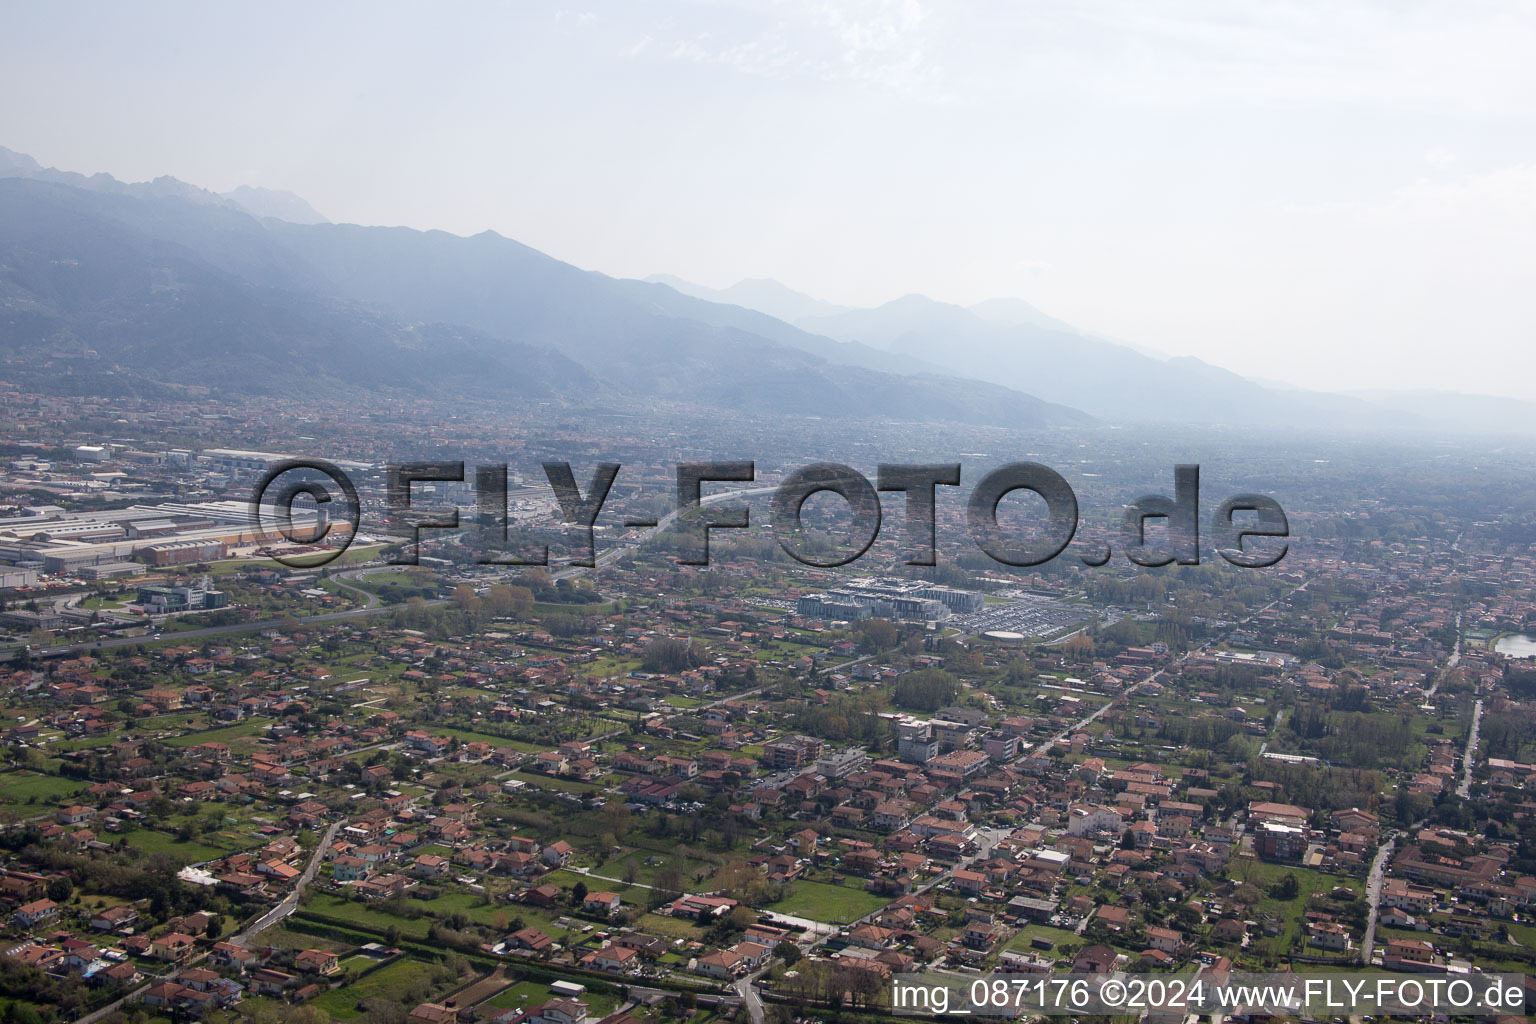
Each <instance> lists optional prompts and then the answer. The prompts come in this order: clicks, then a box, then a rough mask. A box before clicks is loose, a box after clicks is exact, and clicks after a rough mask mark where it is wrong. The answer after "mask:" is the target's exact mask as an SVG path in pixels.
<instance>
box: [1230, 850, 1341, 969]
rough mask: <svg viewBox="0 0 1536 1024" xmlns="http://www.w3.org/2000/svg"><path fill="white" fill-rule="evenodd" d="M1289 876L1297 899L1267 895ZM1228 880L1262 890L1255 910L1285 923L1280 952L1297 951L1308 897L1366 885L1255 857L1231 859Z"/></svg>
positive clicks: (1337, 876)
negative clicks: (1292, 877) (1297, 889)
mask: <svg viewBox="0 0 1536 1024" xmlns="http://www.w3.org/2000/svg"><path fill="white" fill-rule="evenodd" d="M1288 874H1289V875H1295V876H1296V881H1297V882H1298V883H1300V885H1301V891H1300V893H1298V894H1297V896H1296V898H1295V899H1292V900H1277V899H1275V898H1274V897H1272V896H1270V895H1269V887H1270V886H1271V885H1272V884H1274V883H1275V882H1277V881H1279V880H1280V879H1281V878H1283V877H1284V876H1286V875H1288ZM1231 877H1232V878H1233V879H1235V880H1239V881H1246V882H1249V883H1251V884H1253V885H1256V886H1258V887H1259V888H1260V889H1261V890H1263V891H1264V898H1263V899H1262V900H1260V901H1259V903H1258V906H1257V907H1256V908H1255V909H1256V910H1257V911H1258V912H1259V913H1261V914H1273V915H1275V916H1276V917H1278V918H1280V919H1282V920H1283V921H1285V930H1284V931H1283V932H1282V933H1281V935H1280V948H1281V949H1283V950H1290V949H1296V948H1298V946H1299V944H1300V943H1301V942H1302V941H1303V939H1302V934H1303V931H1304V928H1303V925H1302V922H1303V921H1304V920H1305V917H1306V912H1307V900H1308V897H1310V896H1311V895H1313V894H1316V893H1322V894H1325V895H1326V894H1327V893H1328V892H1330V891H1332V890H1333V889H1335V888H1337V887H1339V886H1343V887H1345V888H1347V889H1352V890H1354V891H1355V892H1356V893H1360V892H1362V891H1363V890H1364V888H1365V884H1364V883H1363V882H1361V881H1360V880H1359V879H1356V878H1350V877H1348V876H1345V875H1330V874H1327V873H1325V872H1322V871H1315V870H1313V869H1311V868H1303V867H1296V866H1294V865H1290V864H1272V863H1269V862H1268V861H1262V860H1259V859H1257V858H1254V857H1236V858H1233V860H1232V866H1231Z"/></svg>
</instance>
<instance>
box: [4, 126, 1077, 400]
mask: <svg viewBox="0 0 1536 1024" xmlns="http://www.w3.org/2000/svg"><path fill="white" fill-rule="evenodd" d="M0 160H3V162H4V164H5V167H4V168H0V310H3V312H0V359H3V360H4V364H3V365H4V368H5V376H6V377H7V378H8V379H12V380H16V381H24V382H27V383H29V384H30V385H33V386H37V387H39V388H43V389H47V390H55V391H64V392H71V391H72V392H75V393H87V392H92V391H100V390H103V389H107V388H111V389H116V390H131V391H138V392H143V393H153V392H154V391H155V389H157V388H163V387H175V386H184V385H188V384H203V385H208V386H212V387H216V388H221V389H227V390H230V391H242V392H252V393H283V392H294V393H309V392H317V391H324V390H327V389H332V388H336V389H341V388H346V389H352V390H355V389H358V388H378V389H389V388H398V389H403V390H409V391H411V392H412V393H417V394H438V395H451V394H453V393H458V392H464V391H473V392H476V393H480V394H488V395H498V394H500V395H506V396H508V397H537V398H541V399H547V400H553V401H559V402H563V403H565V404H568V405H572V406H582V405H586V404H590V403H594V402H603V403H631V404H634V403H643V404H645V405H647V406H654V404H655V403H657V402H678V403H687V404H688V405H689V406H690V407H704V408H717V409H720V410H722V411H724V412H727V413H729V414H740V413H748V414H753V415H775V414H792V415H817V416H822V417H825V418H833V419H840V418H849V419H865V420H870V419H874V420H907V421H940V420H944V421H952V422H962V423H978V424H994V425H1007V426H1015V427H1036V426H1054V425H1070V424H1082V423H1087V422H1090V419H1089V417H1087V416H1085V415H1084V414H1083V413H1081V412H1079V411H1077V410H1075V409H1072V408H1068V407H1065V406H1058V405H1054V404H1052V403H1047V402H1043V401H1041V400H1040V399H1038V398H1035V397H1033V396H1031V395H1029V394H1027V393H1023V392H1020V391H1018V390H1015V389H1010V388H1007V387H1003V386H1001V385H997V384H992V383H984V382H977V381H974V380H965V379H961V378H958V377H953V376H942V375H938V374H931V373H903V372H892V369H891V368H899V367H902V366H905V365H906V364H907V363H908V362H909V361H908V360H905V359H904V358H903V357H900V356H895V355H891V354H888V353H882V352H876V351H873V350H867V351H866V350H864V349H863V348H862V347H861V346H856V345H848V344H844V343H840V342H837V341H834V340H830V339H827V338H820V337H816V336H813V335H810V334H807V333H805V332H803V331H800V330H799V329H797V328H795V327H792V326H791V325H788V324H785V323H783V322H782V321H779V320H775V319H773V318H771V317H767V316H765V315H763V314H761V313H756V312H753V311H750V310H746V309H742V308H740V307H737V306H731V305H719V304H714V303H710V302H705V301H703V300H699V299H695V298H690V297H688V296H684V295H682V294H680V293H678V292H676V291H674V290H673V289H671V288H668V287H666V286H664V285H659V284H646V283H644V282H639V281H626V280H616V279H614V278H610V277H606V276H604V275H602V274H596V273H592V272H588V271H583V270H581V269H579V268H576V267H573V266H571V265H569V264H566V263H562V262H560V261H559V260H555V259H552V258H551V257H549V256H546V255H544V254H543V253H540V252H537V251H536V250H533V249H530V248H528V247H527V246H524V245H521V244H519V243H517V242H515V241H512V240H511V239H507V238H503V237H501V236H499V235H497V234H495V233H494V232H484V233H482V234H480V235H476V236H474V237H472V238H463V237H459V236H455V235H450V234H447V233H445V232H441V231H426V232H423V231H415V230H411V229H406V228H369V227H359V226H356V225H341V224H330V223H296V222H292V221H287V220H282V219H272V218H268V219H261V220H258V219H257V218H256V217H255V216H253V215H252V214H251V213H250V212H248V211H247V210H246V209H244V208H243V207H242V206H241V205H240V204H237V203H236V202H234V201H232V200H231V199H227V198H225V197H222V196H217V195H214V194H213V193H211V192H206V191H204V190H201V189H197V188H195V187H194V186H190V185H186V184H185V183H183V182H177V181H175V180H174V179H158V180H157V181H155V182H151V183H148V184H146V185H124V184H123V183H121V182H117V181H116V180H115V179H111V178H109V177H107V176H105V175H99V176H94V177H92V178H86V177H84V176H82V175H72V174H70V173H69V172H50V171H47V170H46V169H41V168H38V167H37V165H36V163H35V162H33V161H30V160H29V159H28V158H25V157H22V156H21V155H19V154H13V153H10V152H9V151H6V152H5V153H3V154H0ZM8 172H9V173H8ZM861 360H862V362H861ZM880 364H886V366H888V367H890V368H885V367H883V366H882V365H880Z"/></svg>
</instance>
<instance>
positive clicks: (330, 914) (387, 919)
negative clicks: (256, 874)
mask: <svg viewBox="0 0 1536 1024" xmlns="http://www.w3.org/2000/svg"><path fill="white" fill-rule="evenodd" d="M422 907H423V909H425V904H422ZM304 909H306V910H308V911H310V912H311V913H314V914H318V915H320V916H322V917H326V918H329V919H331V920H335V921H347V922H351V923H353V924H356V925H359V926H361V927H364V928H371V929H373V930H375V931H381V932H382V931H387V930H388V929H389V928H390V926H394V927H396V928H399V929H400V934H401V935H403V936H404V937H405V938H408V939H417V940H425V939H426V937H427V928H428V927H430V926H431V924H432V919H431V918H430V917H418V918H409V917H401V916H398V915H396V914H391V913H388V912H386V911H384V910H381V909H380V908H379V907H377V906H374V905H370V904H368V903H364V902H363V901H362V900H349V899H347V898H345V897H343V896H335V895H332V894H331V893H328V892H321V893H315V895H314V896H312V897H311V898H310V899H309V900H308V902H307V903H306V905H305V908H304Z"/></svg>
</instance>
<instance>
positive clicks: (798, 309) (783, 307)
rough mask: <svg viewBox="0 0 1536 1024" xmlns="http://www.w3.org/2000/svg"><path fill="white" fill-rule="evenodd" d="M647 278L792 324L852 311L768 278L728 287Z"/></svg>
mask: <svg viewBox="0 0 1536 1024" xmlns="http://www.w3.org/2000/svg"><path fill="white" fill-rule="evenodd" d="M646 280H647V281H649V282H652V283H654V284H664V285H666V286H667V287H669V288H672V289H675V290H676V291H680V292H682V293H683V294H684V295H691V296H693V297H694V298H696V299H706V300H708V301H710V302H723V303H725V304H727V305H731V306H744V307H746V308H747V309H755V310H757V311H758V312H759V313H767V314H768V315H769V316H771V317H774V318H775V319H778V320H783V321H784V322H785V323H790V324H793V323H799V322H800V321H801V320H803V319H805V318H806V317H812V316H833V315H835V314H837V313H846V312H848V310H849V307H848V306H839V305H836V304H835V303H831V302H823V301H822V300H821V299H817V298H813V297H811V296H809V295H806V294H805V293H803V292H797V291H795V290H794V289H793V288H790V287H788V286H787V285H782V284H780V283H779V282H777V281H775V280H773V279H772V278H767V277H758V278H749V279H747V280H745V281H737V282H736V283H735V284H733V285H731V286H730V287H729V288H706V287H705V286H703V285H701V284H694V283H693V282H692V281H684V280H683V279H682V278H680V277H673V276H672V275H671V274H652V275H651V276H650V277H648V278H646Z"/></svg>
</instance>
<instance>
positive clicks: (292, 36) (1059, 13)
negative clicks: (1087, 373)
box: [0, 0, 1536, 397]
mask: <svg viewBox="0 0 1536 1024" xmlns="http://www.w3.org/2000/svg"><path fill="white" fill-rule="evenodd" d="M1532 52H1536V6H1532V5H1529V4H1525V5H1514V4H1484V3H1479V2H1477V0H1469V2H1464V3H1457V4H1431V3H1418V2H1413V0H1397V2H1381V3H1356V2H1352V0H1338V2H1332V3H1326V4H1324V3H1292V2H1288V0H1274V2H1268V3H1262V4H1258V3H1242V2H1223V3H1188V2H1183V0H1167V2H1158V3H1147V2H1144V0H1075V2H1069V3H1068V2H1064V3H1052V2H1039V3H1037V2H1029V0H1019V2H1007V3H996V4H980V3H971V2H966V0H946V2H943V3H929V2H923V0H891V2H884V0H865V2H853V3H846V4H842V3H824V2H815V0H736V2H732V0H723V2H714V3H711V2H643V0H623V2H616V3H612V4H605V3H538V2H520V3H515V4H476V3H459V4H452V5H433V6H430V7H429V6H427V5H425V4H422V5H396V4H390V3H380V2H370V3H367V4H351V5H349V4H327V5H318V4H293V3H266V4H262V5H247V6H239V7H237V6H236V5H228V4H202V3H190V2H188V3H178V4H166V3H154V2H146V3H136V4H122V5H105V4H75V3H70V2H58V3H50V4H26V5H12V6H11V8H10V9H9V10H8V12H7V29H6V32H5V33H4V34H3V35H0V89H3V90H4V93H5V95H7V96H9V97H11V100H10V101H9V102H7V103H5V104H0V145H4V146H7V147H9V148H11V149H14V150H18V151H21V152H25V153H29V154H30V155H32V156H34V157H35V158H37V159H38V160H39V161H40V162H42V163H43V164H45V165H49V166H55V167H59V168H62V169H65V170H75V171H82V172H87V173H89V172H94V171H107V172H109V173H111V174H113V175H115V176H117V177H119V178H122V179H124V180H145V179H149V178H153V177H157V176H159V175H162V174H170V175H173V176H175V177H178V178H181V179H183V180H186V181H189V182H192V183H194V184H198V185H201V186H203V187H206V188H211V189H214V190H216V191H225V190H228V189H232V188H234V187H235V186H236V185H240V184H248V185H257V186H264V187H268V188H278V189H287V190H290V191H293V192H295V193H298V194H299V195H301V196H303V197H304V198H306V199H307V200H308V201H309V202H310V203H311V204H313V205H314V206H315V207H316V208H317V209H319V210H320V211H321V212H322V213H324V214H325V215H326V216H328V217H330V218H331V219H332V220H337V221H351V222H357V223H364V224H404V225H409V226H413V227H418V228H440V229H444V230H448V231H452V232H455V233H459V234H474V233H477V232H480V231H483V230H486V229H492V230H495V231H498V232H500V233H501V234H503V235H507V236H509V237H512V238H515V239H517V240H519V241H521V242H524V243H526V244H528V245H531V246H534V247H535V248H538V249H540V250H542V251H544V252H547V253H549V254H550V255H553V256H555V257H558V258H560V259H563V260H566V261H568V262H571V263H574V264H577V265H578V266H582V267H586V268H589V269H594V270H600V271H603V272H605V273H609V274H613V275H618V276H626V277H643V276H646V275H649V274H653V273H670V274H676V275H678V276H681V277H684V278H687V279H689V280H693V281H696V282H699V283H701V284H705V285H708V286H711V287H724V286H727V285H729V284H731V283H733V282H734V281H737V280H739V279H742V278H748V277H771V278H775V279H777V280H779V281H782V282H783V283H785V284H787V285H789V286H790V287H793V288H796V289H799V290H801V291H804V292H807V293H809V294H812V295H815V296H817V297H819V298H823V299H827V300H830V301H833V302H838V303H842V304H846V305H858V306H869V305H877V304H880V303H882V302H886V301H889V300H892V299H895V298H897V297H899V296H902V295H905V294H909V293H914V292H916V293H921V294H924V295H928V296H931V297H933V298H936V299H941V300H945V301H950V302H958V303H962V304H970V303H973V302H977V301H980V300H982V299H986V298H992V297H998V296H1012V297H1017V298H1022V299H1025V300H1027V301H1029V302H1031V303H1033V304H1035V305H1036V306H1038V307H1040V308H1041V309H1043V310H1045V311H1046V312H1048V313H1050V314H1052V315H1054V316H1057V317H1060V318H1062V319H1065V320H1067V321H1069V322H1071V323H1073V324H1075V325H1077V326H1078V327H1080V328H1082V329H1084V330H1089V331H1093V332H1096V333H1101V334H1104V335H1108V336H1111V337H1115V338H1120V339H1123V340H1126V341H1128V342H1132V343H1135V344H1137V345H1141V346H1146V347H1150V348H1153V349H1156V350H1159V351H1162V352H1165V353H1169V354H1175V355H1193V356H1198V357H1200V358H1202V359H1206V360H1208V361H1211V362H1214V363H1217V364H1219V365H1222V366H1225V367H1227V368H1229V369H1232V370H1235V371H1237V372H1239V373H1243V374H1247V375H1249V376H1252V377H1256V378H1259V379H1263V380H1268V381H1280V382H1287V383H1292V384H1296V385H1300V386H1306V387H1313V388H1321V389H1325V390H1347V389H1363V388H1377V387H1382V388H1453V389H1458V390H1463V391H1471V392H1483V393H1491V394H1505V395H1515V396H1521V397H1528V396H1531V394H1532V385H1531V383H1530V382H1531V381H1533V380H1536V344H1532V343H1531V342H1532V340H1533V339H1536V287H1532V285H1531V280H1532V278H1533V271H1536V61H1532V60H1531V59H1530V54H1531V53H1532Z"/></svg>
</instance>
